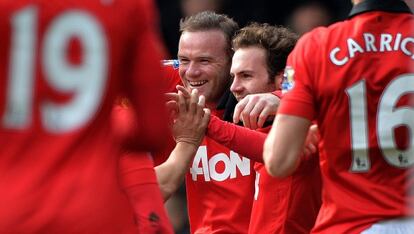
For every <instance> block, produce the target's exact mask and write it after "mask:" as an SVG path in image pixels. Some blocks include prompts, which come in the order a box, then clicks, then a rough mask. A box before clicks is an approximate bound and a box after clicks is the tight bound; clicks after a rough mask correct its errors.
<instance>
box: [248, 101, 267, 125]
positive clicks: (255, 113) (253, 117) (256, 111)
mask: <svg viewBox="0 0 414 234" xmlns="http://www.w3.org/2000/svg"><path fill="white" fill-rule="evenodd" d="M264 108H265V103H264V102H259V103H257V104H256V105H254V107H253V110H252V111H251V112H250V115H249V119H250V128H251V129H253V130H255V129H257V128H258V123H257V122H258V118H259V115H260V113H261V112H263V109H264Z"/></svg>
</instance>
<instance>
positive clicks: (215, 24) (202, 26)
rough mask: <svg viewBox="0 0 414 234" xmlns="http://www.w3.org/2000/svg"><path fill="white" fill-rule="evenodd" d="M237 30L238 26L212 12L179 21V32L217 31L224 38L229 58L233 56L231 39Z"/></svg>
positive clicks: (232, 21)
mask: <svg viewBox="0 0 414 234" xmlns="http://www.w3.org/2000/svg"><path fill="white" fill-rule="evenodd" d="M238 29H239V25H238V24H237V23H236V22H235V21H234V20H233V19H231V18H229V17H228V16H226V15H223V14H217V13H214V12H212V11H203V12H200V13H197V14H195V15H192V16H188V17H186V18H183V19H181V21H180V32H181V33H183V32H197V31H207V30H219V31H221V32H223V34H224V36H225V37H226V42H227V48H228V49H227V50H228V54H229V56H232V55H233V50H232V49H231V39H232V38H233V36H234V35H235V34H236V32H237V30H238Z"/></svg>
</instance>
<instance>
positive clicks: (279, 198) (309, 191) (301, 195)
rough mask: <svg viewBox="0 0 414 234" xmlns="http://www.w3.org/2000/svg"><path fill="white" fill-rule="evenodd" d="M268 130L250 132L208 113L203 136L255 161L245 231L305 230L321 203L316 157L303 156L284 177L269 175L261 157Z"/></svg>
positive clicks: (284, 231) (254, 232)
mask: <svg viewBox="0 0 414 234" xmlns="http://www.w3.org/2000/svg"><path fill="white" fill-rule="evenodd" d="M269 130H270V127H268V128H264V129H259V130H258V131H254V130H250V129H247V128H244V127H241V126H237V125H234V124H231V123H227V122H224V121H220V120H219V119H218V118H217V117H215V116H212V117H211V120H210V123H209V127H208V131H207V136H210V137H211V138H213V139H214V140H216V141H218V142H220V143H221V144H223V145H225V146H227V147H231V148H232V149H233V150H234V151H236V152H238V153H240V154H243V155H248V156H246V157H248V158H250V159H252V160H255V161H256V163H255V167H254V169H255V171H256V182H255V190H256V191H255V196H254V201H253V208H252V214H251V219H250V225H249V233H252V234H256V233H288V234H289V233H309V232H310V230H311V229H312V227H313V226H314V224H315V220H316V216H317V214H318V211H319V208H320V205H321V186H322V184H321V175H320V171H319V165H318V156H317V155H312V156H311V157H303V158H302V160H301V163H300V165H299V167H298V169H297V170H296V171H295V173H294V174H293V175H291V176H289V177H287V178H283V179H278V178H274V177H272V176H270V175H269V174H268V173H267V171H266V168H265V167H264V165H263V156H262V155H263V144H264V141H265V139H266V135H267V132H268V131H269Z"/></svg>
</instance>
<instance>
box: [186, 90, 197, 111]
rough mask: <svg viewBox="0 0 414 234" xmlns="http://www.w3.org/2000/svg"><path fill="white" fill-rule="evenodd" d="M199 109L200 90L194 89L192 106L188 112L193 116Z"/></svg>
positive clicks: (191, 98) (191, 97)
mask: <svg viewBox="0 0 414 234" xmlns="http://www.w3.org/2000/svg"><path fill="white" fill-rule="evenodd" d="M197 108H198V90H197V89H193V90H192V91H191V96H190V106H189V109H188V112H189V113H191V114H196V113H197Z"/></svg>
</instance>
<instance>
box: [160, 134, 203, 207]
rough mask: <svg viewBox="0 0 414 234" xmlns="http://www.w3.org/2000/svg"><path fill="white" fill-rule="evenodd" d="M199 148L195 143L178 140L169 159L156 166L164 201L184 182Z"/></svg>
mask: <svg viewBox="0 0 414 234" xmlns="http://www.w3.org/2000/svg"><path fill="white" fill-rule="evenodd" d="M197 149H198V147H197V146H195V145H193V144H189V143H186V142H178V143H177V145H176V146H175V148H174V149H173V151H172V152H171V154H170V156H169V157H168V159H167V161H165V162H164V163H163V164H161V165H159V166H157V167H155V173H156V176H157V181H158V184H159V186H160V190H161V194H162V196H163V198H164V201H167V200H168V198H169V197H170V196H171V195H172V194H173V193H174V192H175V191H176V190H177V189H178V187H179V186H180V185H181V184H182V182H183V180H184V176H185V174H186V172H187V170H188V168H189V164H190V162H191V160H192V159H193V157H194V155H195V154H196V152H197Z"/></svg>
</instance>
